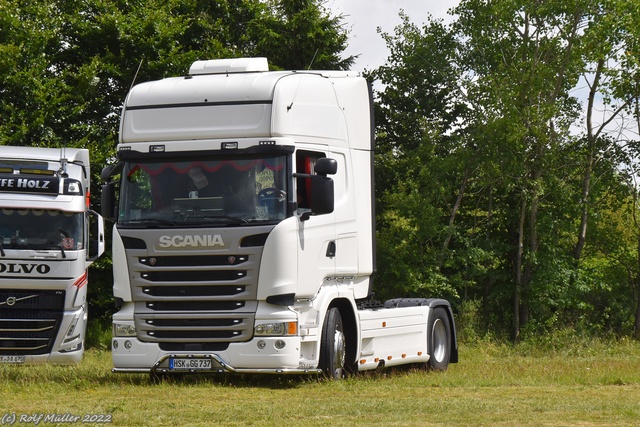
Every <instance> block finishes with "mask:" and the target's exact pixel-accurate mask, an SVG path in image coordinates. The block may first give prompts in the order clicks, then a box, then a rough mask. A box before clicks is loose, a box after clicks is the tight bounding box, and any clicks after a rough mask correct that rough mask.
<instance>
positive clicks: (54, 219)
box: [0, 146, 104, 364]
mask: <svg viewBox="0 0 640 427" xmlns="http://www.w3.org/2000/svg"><path fill="white" fill-rule="evenodd" d="M89 183H90V168H89V153H88V151H87V150H86V149H53V148H34V147H7V146H3V147H0V363H16V364H20V363H41V362H51V363H60V364H66V363H75V362H78V361H79V360H81V358H82V355H83V351H84V338H85V330H86V324H87V286H88V270H87V269H88V267H89V265H91V263H92V262H93V261H94V260H95V259H97V258H98V257H99V256H100V254H102V252H103V251H104V226H103V222H102V217H101V216H100V215H98V214H97V213H95V212H93V211H91V210H90V209H89V188H90V186H89Z"/></svg>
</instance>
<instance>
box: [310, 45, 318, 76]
mask: <svg viewBox="0 0 640 427" xmlns="http://www.w3.org/2000/svg"><path fill="white" fill-rule="evenodd" d="M318 49H320V48H316V52H315V53H314V54H313V58H311V62H309V66H308V67H307V71H308V70H310V69H311V65H313V61H315V60H316V55H317V54H318Z"/></svg>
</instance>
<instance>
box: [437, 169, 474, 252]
mask: <svg viewBox="0 0 640 427" xmlns="http://www.w3.org/2000/svg"><path fill="white" fill-rule="evenodd" d="M470 176H471V168H467V169H466V170H465V171H464V177H463V178H462V185H460V190H459V191H458V197H457V198H456V201H455V203H454V204H453V209H451V215H450V216H449V232H448V233H447V237H446V239H445V240H444V245H442V246H443V248H444V249H447V248H448V247H449V243H450V242H451V238H452V237H453V224H454V222H455V219H456V215H457V213H458V209H460V204H461V203H462V197H463V196H464V191H465V189H466V188H467V183H468V182H469V177H470Z"/></svg>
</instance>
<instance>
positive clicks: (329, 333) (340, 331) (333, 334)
mask: <svg viewBox="0 0 640 427" xmlns="http://www.w3.org/2000/svg"><path fill="white" fill-rule="evenodd" d="M346 350H347V340H346V337H345V334H344V326H343V324H342V316H340V310H338V309H337V308H336V307H333V308H331V309H329V311H327V314H326V316H325V317H324V325H323V326H322V338H321V342H320V363H319V365H320V369H322V371H323V372H324V375H325V376H326V377H327V378H330V379H333V380H339V379H341V378H343V377H344V375H345V360H346Z"/></svg>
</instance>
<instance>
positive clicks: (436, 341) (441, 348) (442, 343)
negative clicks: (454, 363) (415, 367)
mask: <svg viewBox="0 0 640 427" xmlns="http://www.w3.org/2000/svg"><path fill="white" fill-rule="evenodd" d="M431 334H432V336H433V354H432V357H433V358H434V359H435V360H436V361H437V362H442V361H443V360H444V358H445V356H446V354H447V328H446V326H445V324H444V322H443V321H442V320H441V319H436V320H435V322H433V329H432V330H431Z"/></svg>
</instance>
